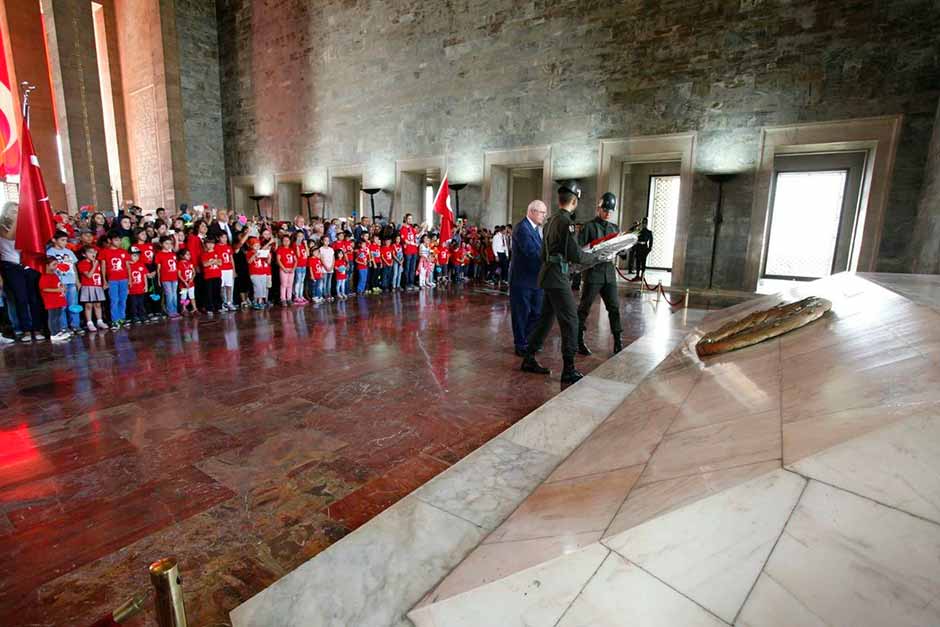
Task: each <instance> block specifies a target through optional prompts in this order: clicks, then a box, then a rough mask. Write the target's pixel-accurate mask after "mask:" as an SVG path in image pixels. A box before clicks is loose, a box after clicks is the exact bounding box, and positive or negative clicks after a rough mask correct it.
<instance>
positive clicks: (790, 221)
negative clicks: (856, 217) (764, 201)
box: [764, 170, 846, 278]
mask: <svg viewBox="0 0 940 627" xmlns="http://www.w3.org/2000/svg"><path fill="white" fill-rule="evenodd" d="M845 178H846V172H845V171H844V170H829V171H817V172H780V173H778V174H777V180H776V185H775V186H774V198H773V212H772V214H771V222H770V237H769V242H768V245H767V264H766V267H765V270H764V274H765V275H767V276H772V277H799V278H819V277H824V276H829V275H830V274H832V260H833V257H834V256H835V251H836V239H837V238H838V236H839V217H840V216H841V214H842V199H843V195H844V193H845Z"/></svg>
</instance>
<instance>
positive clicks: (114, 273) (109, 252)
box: [100, 233, 131, 330]
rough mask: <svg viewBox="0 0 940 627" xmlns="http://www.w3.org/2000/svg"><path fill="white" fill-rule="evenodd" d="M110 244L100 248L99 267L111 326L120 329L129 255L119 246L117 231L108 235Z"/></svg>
mask: <svg viewBox="0 0 940 627" xmlns="http://www.w3.org/2000/svg"><path fill="white" fill-rule="evenodd" d="M108 239H109V241H110V245H109V246H108V247H107V248H104V249H102V250H101V254H100V256H101V268H102V270H103V271H104V272H103V274H104V280H105V287H106V288H107V289H108V302H109V304H110V309H111V328H112V329H115V330H116V329H120V328H121V325H122V324H124V323H125V321H124V317H125V316H126V315H127V279H128V276H127V264H128V263H130V260H131V256H130V255H129V254H128V253H127V251H126V250H124V249H123V248H121V244H122V243H123V240H124V238H123V237H121V236H120V235H119V234H117V233H111V235H109V236H108Z"/></svg>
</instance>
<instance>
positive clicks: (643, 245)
mask: <svg viewBox="0 0 940 627" xmlns="http://www.w3.org/2000/svg"><path fill="white" fill-rule="evenodd" d="M634 248H636V276H635V277H634V278H635V279H638V278H640V277H643V278H645V277H646V258H647V257H649V254H650V253H651V252H652V251H653V232H652V231H651V230H650V229H649V227H648V226H647V219H646V218H643V221H642V222H641V223H640V233H639V235H638V236H637V242H636V246H634Z"/></svg>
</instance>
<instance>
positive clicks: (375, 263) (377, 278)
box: [363, 235, 382, 294]
mask: <svg viewBox="0 0 940 627" xmlns="http://www.w3.org/2000/svg"><path fill="white" fill-rule="evenodd" d="M363 237H365V235H363ZM369 256H370V257H371V259H370V261H371V262H372V263H371V265H370V266H369V291H370V292H371V293H373V294H381V293H382V288H381V286H380V284H381V282H382V244H381V242H379V238H378V236H376V237H375V239H374V240H373V239H372V238H371V237H370V238H369Z"/></svg>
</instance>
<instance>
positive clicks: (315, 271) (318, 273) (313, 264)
mask: <svg viewBox="0 0 940 627" xmlns="http://www.w3.org/2000/svg"><path fill="white" fill-rule="evenodd" d="M307 265H308V266H309V268H310V276H311V277H313V279H314V280H316V281H319V280H320V279H322V278H323V260H322V259H320V255H314V256H313V257H310V259H309V260H308V261H307Z"/></svg>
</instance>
